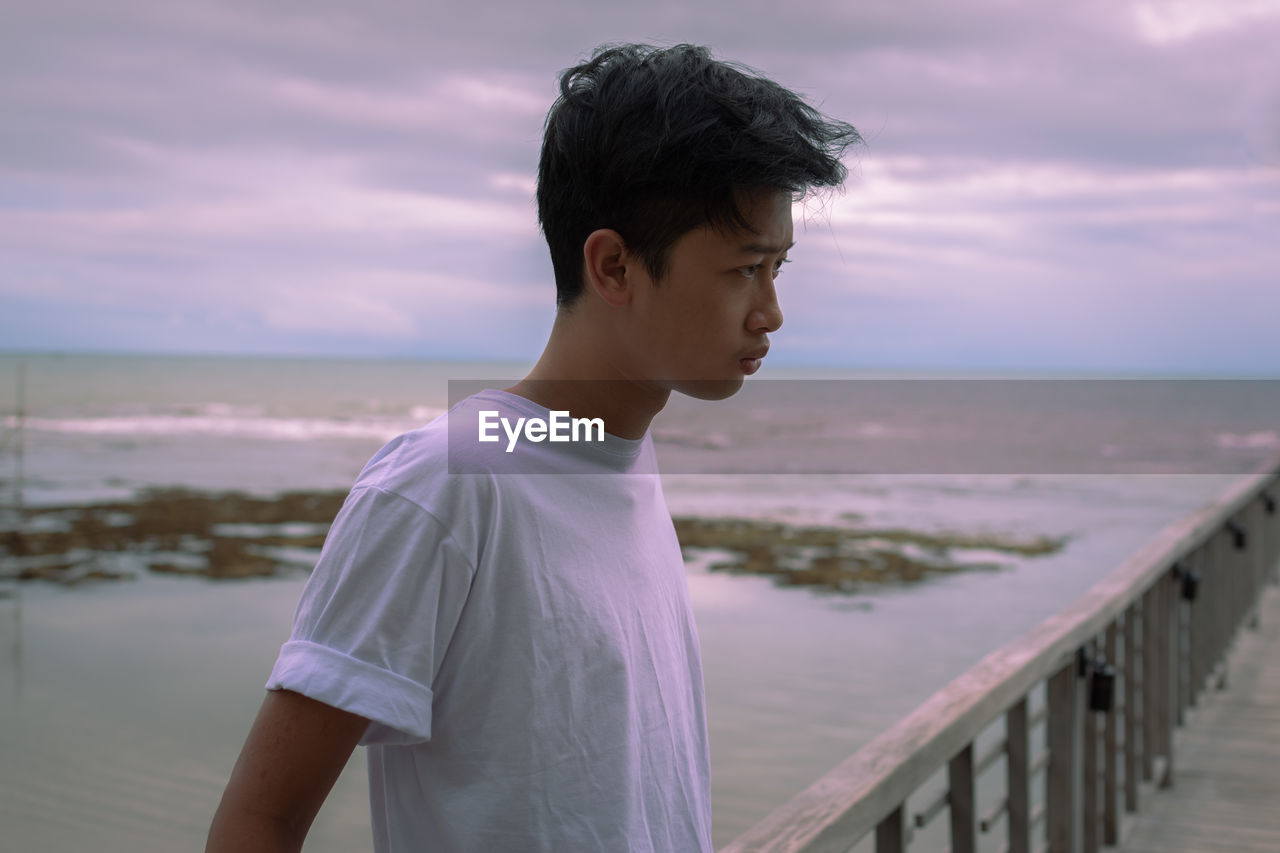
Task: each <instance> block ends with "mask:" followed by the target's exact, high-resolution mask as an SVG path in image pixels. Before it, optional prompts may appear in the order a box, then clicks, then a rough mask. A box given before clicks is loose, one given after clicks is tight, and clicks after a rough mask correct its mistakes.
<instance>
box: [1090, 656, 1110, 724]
mask: <svg viewBox="0 0 1280 853" xmlns="http://www.w3.org/2000/svg"><path fill="white" fill-rule="evenodd" d="M1115 691H1116V668H1115V667H1114V666H1112V665H1111V664H1109V663H1107V662H1106V661H1103V660H1096V661H1094V662H1093V669H1092V672H1091V673H1090V676H1089V709H1090V710H1091V711H1103V712H1107V711H1110V710H1111V700H1112V699H1113V698H1114V696H1115Z"/></svg>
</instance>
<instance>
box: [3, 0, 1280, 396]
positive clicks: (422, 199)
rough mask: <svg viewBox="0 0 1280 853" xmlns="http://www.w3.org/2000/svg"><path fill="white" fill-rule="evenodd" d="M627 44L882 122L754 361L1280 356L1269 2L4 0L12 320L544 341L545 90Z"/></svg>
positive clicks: (1263, 367) (436, 346)
mask: <svg viewBox="0 0 1280 853" xmlns="http://www.w3.org/2000/svg"><path fill="white" fill-rule="evenodd" d="M620 41H643V42H650V43H656V44H674V43H678V42H693V43H698V44H705V45H708V46H710V47H711V48H712V50H713V52H714V53H715V54H716V55H717V56H719V57H721V58H725V59H730V60H734V61H736V62H741V63H745V64H747V65H749V66H752V67H754V68H756V69H759V70H760V71H761V72H762V73H764V74H766V75H767V76H770V77H772V78H774V79H776V80H778V81H779V82H781V83H782V84H783V85H786V86H788V87H790V88H792V89H794V90H796V91H798V92H800V93H801V94H803V95H804V96H805V97H806V98H807V99H808V100H810V102H811V103H813V104H815V105H817V106H819V107H820V108H821V109H822V110H823V111H824V112H827V113H828V114H830V115H832V116H835V117H838V118H841V119H844V120H846V121H849V122H850V123H852V124H854V125H855V126H856V127H857V128H858V129H859V131H860V132H861V133H862V135H863V136H864V138H865V140H866V144H865V145H862V146H859V147H858V148H856V149H854V150H852V151H851V152H850V153H849V155H848V157H847V158H846V165H847V166H848V167H849V172H850V175H849V180H848V182H847V184H846V187H845V189H844V191H843V192H842V193H838V194H835V195H830V196H824V197H817V198H814V199H810V200H809V201H807V202H806V203H805V204H804V205H802V206H798V207H797V208H796V211H795V215H796V219H797V225H796V240H797V245H796V247H795V249H794V250H793V251H792V253H791V258H792V260H793V263H791V264H789V265H788V266H787V268H786V271H785V273H784V274H783V278H780V279H779V298H780V300H781V304H782V308H783V311H784V312H785V315H786V322H785V323H784V325H783V327H782V329H780V330H779V331H778V332H777V333H776V334H775V335H773V336H772V338H773V344H774V347H773V350H772V352H771V354H770V362H772V363H774V364H780V365H840V366H850V367H867V368H924V369H956V370H984V369H995V370H1029V371H1035V370H1046V371H1064V370H1065V371H1072V370H1078V371H1101V372H1107V371H1117V372H1125V371H1146V372H1156V373H1165V374H1169V373H1173V374H1183V375H1201V374H1217V375H1221V374H1243V375H1271V376H1277V375H1280V240H1277V239H1275V237H1276V235H1277V234H1280V61H1278V60H1277V48H1276V46H1277V45H1280V0H1079V2H1072V3H1060V2H1049V0H1043V2H1040V1H1039V0H1037V1H1036V2H1032V0H918V2H912V0H866V1H865V2H848V0H840V2H835V0H828V2H793V3H788V4H782V3H777V2H773V3H766V2H759V0H740V2H725V1H724V0H710V1H709V2H700V3H669V4H664V3H656V4H655V3H639V2H626V3H624V2H617V0H596V2H581V1H580V0H570V2H556V3H539V2H510V1H509V2H506V3H499V2H486V0H481V2H466V3H456V4H448V5H445V4H440V3H436V4H432V3H421V2H417V3H408V2H392V0H362V2H360V3H354V2H345V3H343V2H336V0H307V2H298V0H274V2H250V0H218V2H212V0H210V2H200V3H186V2H181V0H113V2H111V3H102V2H99V0H45V2H40V1H39V0H3V2H0V115H2V116H3V119H2V120H0V349H24V350H104V351H144V352H201V353H245V354H291V355H292V354H297V355H337V356H376V357H382V356H390V357H423V358H451V359H508V360H525V361H528V360H532V359H534V358H536V356H537V354H538V353H539V352H540V351H541V348H542V345H543V343H544V342H545V340H546V335H547V333H548V331H549V330H550V327H551V322H552V320H553V318H554V310H555V308H554V284H553V281H552V278H551V265H550V261H549V259H548V256H547V251H546V246H545V243H544V242H543V240H542V237H541V234H540V232H539V230H538V227H537V221H536V212H535V208H534V204H533V187H534V175H535V173H536V169H537V157H538V147H539V143H540V137H541V129H542V122H543V118H544V116H545V113H546V110H547V108H548V107H549V106H550V104H551V101H552V100H553V99H554V96H555V94H556V78H557V74H558V73H559V72H560V71H561V70H563V69H564V68H566V67H569V66H571V65H573V64H575V63H577V62H578V61H580V60H582V59H583V58H585V57H586V56H588V55H589V54H590V52H591V50H592V48H593V47H595V46H596V45H599V44H601V43H605V42H620ZM762 375H763V374H762Z"/></svg>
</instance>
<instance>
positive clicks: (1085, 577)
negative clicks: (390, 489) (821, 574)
mask: <svg viewBox="0 0 1280 853" xmlns="http://www.w3.org/2000/svg"><path fill="white" fill-rule="evenodd" d="M19 360H21V361H23V362H24V363H25V371H26V394H25V401H24V406H23V409H24V417H23V423H24V427H25V428H24V430H23V434H22V442H23V445H24V450H25V453H24V466H25V471H24V478H23V489H22V499H23V500H24V501H25V502H26V503H27V504H58V503H76V502H82V501H91V500H101V499H109V498H116V497H123V496H127V495H129V494H132V493H134V492H136V491H138V490H140V489H145V488H148V487H152V486H172V485H179V486H187V487H192V488H200V489H239V490H243V491H251V492H260V493H271V492H276V491H281V490H286V489H314V488H324V489H340V488H345V487H346V486H348V485H349V484H350V482H351V480H352V479H353V478H354V476H355V474H356V473H357V472H358V471H359V469H360V467H361V466H362V465H363V463H364V461H365V460H366V459H367V458H368V457H369V456H370V455H371V454H372V453H373V452H374V451H376V449H377V448H378V447H379V446H380V445H381V444H382V443H383V442H384V441H386V440H387V439H389V438H391V437H392V436H394V435H396V434H398V433H400V432H402V431H404V430H406V429H411V428H414V427H416V426H419V425H421V424H422V423H424V422H425V421H427V420H430V419H431V418H432V417H434V416H435V415H437V414H438V413H440V412H441V411H443V410H444V409H445V408H446V407H447V406H448V403H449V399H450V381H453V380H458V381H460V380H474V379H482V380H483V379H490V378H493V377H505V378H508V379H515V378H518V377H519V376H520V375H521V373H522V370H523V368H524V367H525V366H524V365H511V364H503V365H495V364H440V363H421V362H411V361H356V360H328V361H322V360H307V359H251V358H213V357H209V358H190V357H183V358H175V357H157V356H85V355H66V356H51V355H40V356H34V355H33V356H25V357H19V356H16V355H0V448H3V451H2V452H0V503H3V504H6V505H8V504H11V503H12V502H13V500H14V498H15V497H16V491H15V485H16V484H15V477H14V472H15V470H16V469H15V467H14V466H15V461H16V460H15V457H14V454H13V453H12V451H13V450H14V448H15V446H16V442H17V438H16V433H15V432H14V428H15V427H16V425H17V417H16V408H17V406H16V402H14V401H15V400H16V387H15V385H16V375H17V364H18V362H19ZM768 377H772V380H769V379H768ZM776 380H784V381H776ZM1277 387H1278V386H1277V385H1276V384H1275V383H1271V382H1264V381H1252V382H1231V381H1226V380H1215V381H1196V382H1191V381H1183V382H1169V381H1164V382H1155V381H1146V380H1144V381H1127V382H1119V381H1098V380H1091V381H1088V382H1084V381H1070V382H1068V381H1061V380H1057V381H1052V382H1051V381H1043V380H1034V381H1031V380H1028V379H1027V378H1025V377H1023V378H1012V379H1011V378H1008V377H1003V378H997V377H944V378H939V377H936V376H935V377H931V378H926V377H920V376H909V375H903V376H887V375H869V374H859V373H856V372H843V373H842V372H833V371H808V372H805V371H780V370H770V369H766V370H765V371H762V374H761V377H760V378H758V379H752V380H750V381H749V382H748V383H747V386H746V388H745V389H744V392H743V393H742V394H740V395H739V396H738V397H736V398H734V399H733V400H731V401H725V402H724V403H703V402H697V401H690V400H686V399H673V401H672V403H671V404H670V405H669V407H668V410H667V411H665V412H664V413H663V414H662V415H660V416H659V419H658V420H657V421H655V425H654V435H655V439H656V441H657V444H658V452H659V457H660V460H661V463H662V466H663V470H664V477H663V481H664V488H665V490H666V493H667V498H668V502H669V504H670V506H671V509H672V511H673V513H674V514H676V515H697V516H706V517H720V516H736V517H752V518H762V519H772V520H781V521H788V522H794V523H823V524H835V525H868V526H875V527H901V528H907V529H913V530H922V531H929V532H937V531H956V532H965V533H974V532H994V533H1001V534H1010V535H1017V536H1038V535H1048V536H1066V537H1068V545H1067V547H1066V548H1065V549H1064V550H1062V551H1060V552H1059V553H1056V554H1053V555H1051V556H1047V557H1040V558H1010V557H1002V556H1000V555H990V556H991V558H992V559H993V560H994V561H995V562H997V564H998V566H999V570H998V571H991V572H979V573H971V574H958V575H952V576H948V577H945V578H941V579H938V580H934V581H930V582H927V583H924V584H921V585H918V586H912V587H886V588H882V589H875V590H868V591H866V592H864V593H860V594H858V595H856V596H842V595H831V594H822V593H817V592H814V591H810V590H805V589H796V588H780V587H776V586H775V585H774V584H773V583H772V582H771V581H769V580H768V579H765V578H759V577H743V576H731V575H726V574H723V573H716V572H710V571H708V569H707V566H708V564H709V563H710V562H712V561H713V560H714V558H715V555H714V554H710V553H699V554H695V555H693V557H694V559H693V560H692V561H691V562H690V563H689V564H688V569H689V582H690V593H691V596H692V600H693V605H694V610H695V614H696V617H697V621H698V627H699V633H700V636H701V640H702V645H703V654H704V665H705V671H706V686H707V695H708V710H709V725H710V729H711V732H710V734H711V746H712V764H713V768H712V769H713V791H712V794H713V808H714V820H715V839H716V842H717V844H718V845H720V844H724V843H727V842H728V841H729V840H731V839H732V838H733V837H735V836H736V835H737V834H739V833H740V832H741V831H743V830H744V829H746V828H747V827H748V826H750V825H751V824H752V823H754V822H755V821H756V820H758V819H759V818H761V817H763V816H764V815H765V814H766V813H767V812H768V811H769V810H770V809H771V808H773V807H774V806H776V805H778V804H780V803H781V802H783V801H785V800H786V799H787V798H789V797H790V796H792V795H793V794H795V793H796V792H798V791H799V790H801V789H803V788H804V787H805V786H806V785H808V784H809V783H810V782H812V781H813V780H815V779H816V778H817V777H818V776H820V775H821V774H822V773H824V772H826V771H827V770H829V769H830V768H831V767H832V766H834V765H835V764H836V763H838V762H839V761H840V760H841V759H843V758H844V757H846V756H847V755H849V754H851V753H852V752H853V751H854V750H856V748H857V747H858V746H860V745H862V744H864V743H866V742H867V741H869V740H870V739H871V738H872V737H874V736H875V735H876V734H877V733H878V732H880V731H882V730H883V729H884V728H887V727H888V726H889V725H891V724H892V723H894V722H896V720H897V719H899V718H901V717H902V716H903V715H904V714H906V713H907V712H909V711H910V710H911V709H912V708H913V707H915V706H916V705H917V704H919V702H921V701H922V700H924V699H925V698H926V697H927V696H928V695H930V693H932V692H933V691H934V690H936V689H938V688H939V687H941V686H943V685H944V684H945V683H946V682H947V681H949V680H950V679H951V678H953V677H954V676H956V675H958V674H959V673H960V672H962V671H963V670H964V669H965V668H966V667H968V666H969V665H971V664H973V663H974V662H976V661H977V660H978V659H980V658H981V657H982V656H983V655H984V654H986V653H987V652H989V651H991V650H992V649H994V648H996V647H997V646H999V645H1001V644H1003V643H1005V642H1008V641H1010V640H1012V639H1014V638H1016V637H1017V636H1018V635H1019V634H1020V633H1022V632H1023V631H1025V630H1027V629H1029V628H1031V627H1032V626H1034V625H1035V624H1037V623H1038V622H1039V621H1041V620H1042V619H1044V618H1045V617H1047V616H1048V615H1050V614H1052V613H1054V612H1056V611H1057V610H1059V609H1061V608H1062V607H1064V606H1066V605H1067V604H1069V603H1070V601H1071V600H1072V599H1074V598H1075V597H1076V596H1078V595H1080V594H1081V593H1082V592H1084V590H1086V589H1087V588H1088V587H1089V586H1090V585H1091V584H1092V583H1094V582H1096V581H1097V580H1098V579H1100V578H1101V577H1103V576H1105V575H1106V574H1107V573H1108V572H1109V571H1110V570H1111V569H1112V568H1113V567H1114V566H1116V565H1117V564H1118V563H1119V562H1120V561H1121V560H1122V559H1123V558H1124V557H1125V556H1127V555H1128V554H1129V553H1130V552H1132V551H1133V550H1135V549H1136V548H1137V547H1139V546H1140V545H1141V544H1142V543H1143V542H1144V541H1145V540H1146V539H1148V538H1149V537H1150V536H1151V535H1153V534H1154V533H1155V532H1156V531H1157V530H1159V528H1160V527H1162V526H1163V525H1164V524H1166V523H1168V522H1170V521H1172V520H1174V519H1175V518H1177V517H1179V516H1181V515H1183V514H1185V513H1186V512H1189V511H1191V510H1192V509H1194V508H1195V507H1197V506H1199V505H1200V504H1202V503H1203V502H1204V501H1206V500H1208V499H1209V498H1211V497H1212V496H1213V495H1214V494H1216V493H1217V492H1218V491H1219V490H1221V489H1222V488H1224V487H1225V486H1226V485H1227V484H1228V483H1230V482H1231V480H1232V479H1233V478H1234V477H1236V476H1239V475H1240V474H1242V473H1244V472H1246V471H1249V470H1251V469H1252V468H1254V467H1256V466H1257V465H1258V464H1259V463H1260V462H1262V461H1263V460H1266V459H1269V458H1271V457H1272V456H1273V455H1274V454H1276V453H1277V452H1280V394H1277V393H1276V389H1277ZM455 390H456V387H455ZM113 559H115V560H116V561H117V563H118V565H119V566H120V567H122V568H126V569H127V568H128V567H129V557H128V555H117V556H116V557H114V558H113ZM304 580H305V577H304V576H303V575H302V574H298V575H296V576H292V577H281V578H273V579H269V580H256V581H249V582H230V583H226V582H224V583H214V582H209V581H205V580H201V579H175V578H166V577H142V576H140V577H138V578H137V579H136V580H133V581H125V582H118V583H114V584H97V585H85V586H79V587H75V588H66V589H64V588H55V587H49V586H36V585H30V584H28V585H25V586H23V587H21V588H20V589H18V588H15V587H12V586H8V587H4V588H3V591H4V592H5V593H7V594H8V597H5V598H0V652H3V654H2V655H0V661H2V662H0V719H3V724H2V725H0V767H2V768H3V770H0V826H3V827H4V830H3V844H2V845H0V846H4V848H5V849H14V850H42V851H43V850H78V849H95V850H103V851H114V850H120V851H124V850H129V851H150V850H156V851H159V850H174V849H193V848H194V849H199V848H200V846H201V845H202V843H203V836H204V833H205V832H206V831H207V827H208V822H209V819H210V818H211V816H212V814H213V810H214V808H215V807H216V805H217V801H218V798H219V796H220V795H221V790H222V787H223V785H224V784H225V782H226V778H227V776H228V774H229V772H230V769H231V766H232V764H233V762H234V760H235V757H236V754H237V752H238V750H239V747H240V744H241V742H242V741H243V738H244V736H245V734H246V733H247V731H248V727H249V725H250V723H251V721H252V718H253V715H254V713H255V711H256V708H257V705H258V703H259V702H260V701H261V695H262V683H263V681H264V680H265V678H266V674H267V672H268V671H269V670H270V667H271V663H272V661H273V660H274V657H275V654H276V651H277V650H278V647H279V644H280V643H281V642H283V640H284V639H285V637H286V636H287V633H288V628H289V619H290V616H291V614H292V610H293V606H294V603H295V602H296V599H297V595H298V593H299V591H300V589H301V585H302V583H303V582H304ZM364 785H365V776H364V767H363V763H362V757H361V756H357V758H356V759H355V760H353V761H352V763H351V765H349V767H348V769H347V771H345V772H344V774H343V777H342V779H341V780H340V781H339V784H338V786H337V788H336V789H335V791H334V793H333V794H332V795H331V797H330V799H329V801H328V802H327V803H326V805H325V807H324V809H323V810H322V812H321V815H320V817H319V818H318V819H317V823H316V825H315V827H314V829H313V831H312V835H311V838H310V840H309V842H308V846H307V849H308V850H313V851H347V850H358V849H367V847H368V814H367V808H368V807H367V798H366V793H365V787H364Z"/></svg>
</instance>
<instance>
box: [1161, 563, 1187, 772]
mask: <svg viewBox="0 0 1280 853" xmlns="http://www.w3.org/2000/svg"><path fill="white" fill-rule="evenodd" d="M1156 588H1157V589H1159V590H1160V599H1161V615H1162V617H1163V618H1162V620H1161V622H1160V628H1161V630H1160V639H1161V641H1162V643H1161V645H1163V646H1164V655H1163V659H1162V663H1163V664H1164V670H1163V673H1162V675H1163V677H1164V690H1163V691H1162V692H1161V699H1162V701H1163V703H1164V706H1165V713H1164V716H1163V720H1164V728H1163V729H1162V733H1163V735H1164V737H1163V739H1162V743H1161V745H1162V746H1163V747H1164V758H1165V764H1164V779H1163V781H1162V782H1161V785H1160V787H1162V788H1171V787H1173V761H1174V756H1173V735H1174V730H1175V728H1176V726H1177V719H1178V718H1177V708H1178V668H1179V667H1180V666H1181V661H1179V659H1178V606H1179V605H1178V597H1177V595H1176V594H1175V592H1176V589H1175V581H1174V578H1173V572H1165V573H1164V574H1162V575H1160V577H1159V579H1158V580H1157V581H1156Z"/></svg>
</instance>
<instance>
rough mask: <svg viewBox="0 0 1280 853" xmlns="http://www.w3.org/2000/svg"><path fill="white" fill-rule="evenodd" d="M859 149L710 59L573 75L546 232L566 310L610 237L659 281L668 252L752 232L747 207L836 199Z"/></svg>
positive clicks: (565, 76)
mask: <svg viewBox="0 0 1280 853" xmlns="http://www.w3.org/2000/svg"><path fill="white" fill-rule="evenodd" d="M861 141H862V137H861V136H860V135H859V134H858V131H857V130H855V129H854V128H853V127H852V126H851V125H849V124H846V123H845V122H842V121H836V120H834V119H831V118H828V117H827V116H824V115H823V114H822V113H820V112H819V111H818V110H816V109H814V108H813V107H812V106H810V105H809V104H807V103H805V102H804V100H803V99H802V98H801V97H800V96H799V95H797V94H795V93H794V92H792V91H790V90H788V89H785V88H783V87H782V86H780V85H778V84H777V83H775V82H773V81H772V80H768V79H766V78H764V77H761V76H759V75H758V74H757V73H756V72H754V71H752V70H751V69H749V68H746V67H744V66H739V65H736V64H732V63H728V62H723V61H719V60H715V59H713V58H712V57H711V54H710V52H709V51H708V50H707V49H706V48H705V47H698V46H695V45H688V44H681V45H676V46H674V47H670V48H657V47H653V46H650V45H643V44H626V45H613V46H605V47H601V48H599V49H597V50H596V52H595V53H594V54H593V55H592V57H591V58H590V59H589V60H587V61H586V62H583V63H582V64H580V65H577V66H575V67H573V68H570V69H568V70H566V71H564V72H563V73H562V74H561V76H560V96H559V97H558V98H557V99H556V101H555V103H554V104H553V105H552V106H551V110H550V111H549V112H548V113H547V121H546V127H545V133H544V137H543V142H542V156H541V160H540V162H539V164H538V192H537V197H538V222H539V223H540V224H541V226H542V231H543V234H545V235H546V238H547V243H548V245H549V246H550V248H551V265H552V268H553V270H554V273H555V279H556V304H557V305H559V306H562V307H569V306H571V305H572V304H573V303H574V302H575V301H576V300H577V298H578V296H579V294H580V293H581V292H582V287H583V281H582V246H583V243H584V242H585V241H586V239H587V236H588V235H590V234H591V232H592V231H595V230H596V229H598V228H612V229H613V230H615V231H617V232H618V233H619V234H620V235H622V238H623V239H624V240H625V241H626V244H627V247H628V249H630V250H631V251H633V252H635V253H636V254H637V255H639V256H640V257H641V258H642V259H643V262H644V264H645V267H646V269H647V271H648V272H649V274H650V275H651V276H652V277H653V279H654V280H655V281H658V280H659V279H661V278H662V277H663V275H664V274H665V272H666V262H667V254H668V250H669V249H670V248H671V246H672V244H673V243H675V242H676V240H677V239H679V238H680V237H681V236H682V235H684V234H685V233H687V232H689V231H691V230H693V229H695V228H699V227H702V226H705V225H710V226H713V227H716V228H720V229H724V230H727V231H734V230H746V231H749V230H750V226H749V225H748V223H747V222H746V219H745V217H744V215H743V213H742V210H741V209H740V208H739V205H738V201H739V199H741V197H742V193H743V192H746V193H751V192H754V191H758V190H776V191H785V192H789V193H791V194H792V196H793V197H794V198H797V199H799V198H801V197H803V196H804V195H805V194H806V193H807V192H808V191H809V189H810V188H812V187H836V186H839V185H840V184H842V183H843V182H844V179H845V177H846V175H847V174H848V173H847V170H846V169H845V167H844V165H843V164H842V163H841V162H840V157H841V155H842V154H843V153H844V151H845V149H846V148H848V147H849V146H850V145H853V144H855V143H859V142H861Z"/></svg>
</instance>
